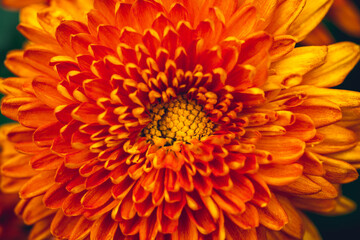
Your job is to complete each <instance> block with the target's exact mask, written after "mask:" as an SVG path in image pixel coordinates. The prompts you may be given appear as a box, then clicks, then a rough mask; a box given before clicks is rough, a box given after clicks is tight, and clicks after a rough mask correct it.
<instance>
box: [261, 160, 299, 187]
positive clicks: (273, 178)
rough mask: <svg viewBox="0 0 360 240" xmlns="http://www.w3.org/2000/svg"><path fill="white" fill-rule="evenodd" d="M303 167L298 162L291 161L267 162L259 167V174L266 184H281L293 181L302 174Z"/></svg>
mask: <svg viewBox="0 0 360 240" xmlns="http://www.w3.org/2000/svg"><path fill="white" fill-rule="evenodd" d="M302 171H303V167H302V166H301V165H300V164H297V163H293V164H288V165H283V164H268V165H262V166H261V167H260V168H259V175H260V176H261V177H262V178H263V179H264V181H265V182H266V183H267V184H270V185H274V186H282V185H286V184H289V183H291V182H293V181H295V180H296V179H297V178H299V177H300V176H301V175H302Z"/></svg>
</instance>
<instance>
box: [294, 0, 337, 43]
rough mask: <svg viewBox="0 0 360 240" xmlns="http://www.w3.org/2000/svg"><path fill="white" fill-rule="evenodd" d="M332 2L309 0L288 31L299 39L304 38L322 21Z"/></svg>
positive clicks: (327, 0)
mask: <svg viewBox="0 0 360 240" xmlns="http://www.w3.org/2000/svg"><path fill="white" fill-rule="evenodd" d="M332 3H333V1H332V0H318V1H310V2H309V1H307V2H306V4H305V7H304V9H303V10H302V11H301V13H300V15H299V16H298V17H297V18H296V19H295V21H294V22H293V23H292V24H291V25H290V27H289V30H288V33H289V34H290V35H292V36H294V37H296V38H297V39H298V41H301V40H303V39H304V38H305V37H306V35H307V34H308V33H310V32H311V31H312V30H313V29H314V28H315V27H316V26H317V25H318V24H319V23H320V22H321V20H322V19H323V18H324V16H325V15H326V13H327V12H328V10H329V9H330V7H331V5H332Z"/></svg>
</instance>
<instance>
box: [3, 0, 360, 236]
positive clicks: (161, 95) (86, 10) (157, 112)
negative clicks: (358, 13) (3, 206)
mask: <svg viewBox="0 0 360 240" xmlns="http://www.w3.org/2000/svg"><path fill="white" fill-rule="evenodd" d="M330 5H331V1H316V2H314V1H308V2H306V3H305V1H276V0H273V1H240V2H238V1H230V0H229V1H146V0H137V1H101V0H95V1H94V3H92V1H90V0H89V1H87V0H78V1H51V3H50V5H49V6H48V5H32V6H29V7H27V8H24V9H23V10H22V12H21V14H22V15H21V19H22V23H20V25H19V27H18V29H19V31H20V32H21V33H22V34H23V35H25V36H26V37H27V38H28V39H29V40H30V43H29V44H27V46H25V49H24V50H22V51H13V52H11V53H9V54H8V57H7V60H6V66H7V67H8V68H9V69H10V70H12V71H13V72H14V73H15V74H17V75H18V77H16V78H8V79H5V80H4V81H2V83H1V89H2V91H3V92H4V93H6V97H5V98H4V99H3V102H2V113H3V114H4V115H6V116H8V117H10V118H12V119H14V120H16V121H18V122H19V123H20V124H19V125H18V126H16V127H14V128H13V129H12V130H11V131H10V132H9V134H8V140H9V142H11V144H13V145H14V146H15V148H16V149H17V150H18V154H17V155H15V156H14V157H12V158H10V159H9V160H8V161H7V162H6V163H5V164H4V165H3V166H2V176H3V178H8V179H10V180H11V181H12V185H11V187H12V188H11V191H14V192H17V191H18V192H19V194H20V198H21V200H20V202H19V203H18V205H17V207H16V212H17V214H19V215H21V216H22V217H23V219H24V221H25V223H27V224H35V225H34V228H33V230H32V233H31V234H32V235H31V236H32V238H34V239H42V238H44V236H46V235H47V234H49V232H48V231H50V232H51V234H52V235H54V236H55V237H57V238H65V239H84V238H87V237H90V239H112V238H114V239H142V240H144V239H164V238H170V239H205V238H209V239H225V238H226V239H256V238H258V239H270V238H275V239H285V238H292V239H302V238H303V237H310V238H311V239H317V238H319V234H318V233H317V231H316V229H315V228H314V227H313V225H312V224H311V223H310V221H309V220H308V219H307V218H306V216H305V215H304V214H303V213H301V210H302V209H305V210H311V211H316V212H321V213H330V214H338V212H339V209H342V212H344V211H350V210H351V209H352V206H353V204H352V203H351V202H350V200H347V199H346V198H345V197H343V196H339V186H340V184H342V183H347V182H350V181H353V180H355V179H356V178H357V176H358V175H357V172H356V170H355V168H354V167H353V166H352V165H351V164H349V163H347V162H345V161H342V159H346V160H348V161H349V162H351V160H349V159H350V158H351V157H353V156H354V152H356V149H357V147H356V146H357V144H358V140H357V136H356V132H354V131H356V129H354V130H350V128H351V127H352V126H354V125H355V124H356V123H358V122H359V117H358V115H356V114H352V113H353V110H354V109H358V107H359V103H358V102H359V101H358V99H359V98H360V94H359V93H355V92H351V91H344V90H343V91H340V90H335V89H328V88H327V87H331V86H335V85H337V84H339V83H341V82H342V81H343V79H344V78H345V76H346V74H347V73H348V72H349V71H350V70H351V69H352V67H353V66H354V65H355V64H356V62H357V61H358V59H359V47H358V46H357V45H355V44H352V43H338V44H334V45H331V46H322V47H302V48H294V45H295V43H296V42H298V41H300V40H302V39H303V38H304V37H305V36H306V35H307V33H308V32H309V31H311V29H312V28H313V27H315V26H316V24H317V23H319V22H320V21H321V19H322V17H323V16H324V15H325V14H326V12H327V10H328V9H329V7H330ZM289 9H291V10H289ZM339 59H341V61H339ZM344 95H345V96H347V97H346V98H344V97H343V96H344ZM343 116H344V118H342V117H343ZM335 132H336V134H334V133H335ZM19 169H21V171H19ZM2 188H3V189H4V190H8V191H10V190H9V189H8V188H7V186H2ZM345 203H348V204H345ZM341 204H342V205H341ZM339 206H347V207H343V208H339Z"/></svg>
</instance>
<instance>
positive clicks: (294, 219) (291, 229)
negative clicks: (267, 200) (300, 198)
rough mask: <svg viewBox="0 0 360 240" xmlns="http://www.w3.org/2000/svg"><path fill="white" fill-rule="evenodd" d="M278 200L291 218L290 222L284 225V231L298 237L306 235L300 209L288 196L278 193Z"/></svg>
mask: <svg viewBox="0 0 360 240" xmlns="http://www.w3.org/2000/svg"><path fill="white" fill-rule="evenodd" d="M278 200H279V202H280V204H281V206H282V207H283V208H284V210H285V213H286V215H287V216H288V218H289V222H288V223H287V224H286V225H285V226H284V228H283V229H282V231H283V232H285V233H287V234H288V235H290V236H292V237H294V238H296V239H302V237H303V235H304V226H303V221H302V218H301V216H300V215H299V213H298V210H296V209H295V208H294V206H293V205H292V204H291V202H290V201H289V200H288V199H287V198H286V197H284V196H281V195H278Z"/></svg>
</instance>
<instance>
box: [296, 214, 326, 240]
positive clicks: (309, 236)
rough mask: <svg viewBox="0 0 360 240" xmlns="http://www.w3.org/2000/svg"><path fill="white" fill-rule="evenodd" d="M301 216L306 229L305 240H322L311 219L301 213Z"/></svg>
mask: <svg viewBox="0 0 360 240" xmlns="http://www.w3.org/2000/svg"><path fill="white" fill-rule="evenodd" d="M299 214H300V216H301V218H302V221H303V223H304V229H305V232H304V236H303V240H322V237H321V236H320V233H319V232H318V230H317V229H316V227H315V225H314V224H313V223H312V222H311V221H310V219H309V218H308V217H307V216H306V215H305V214H303V213H301V212H300V213H299Z"/></svg>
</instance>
